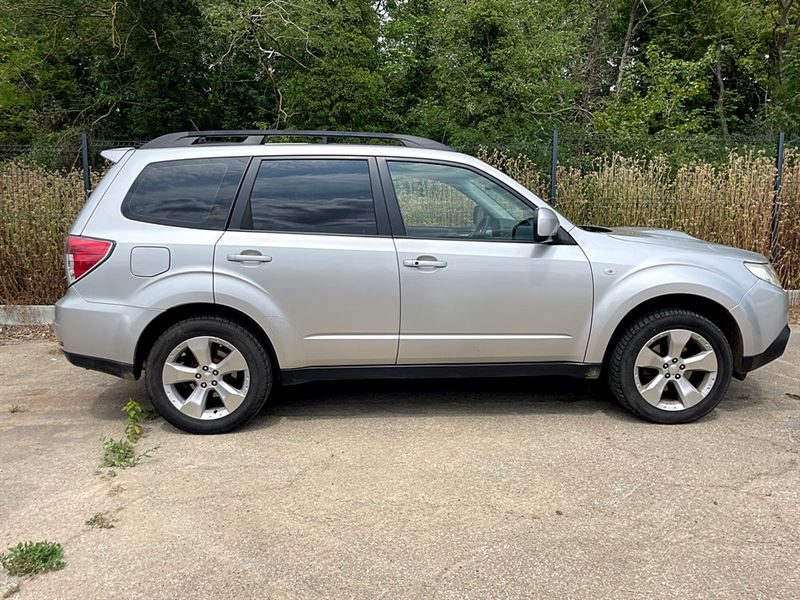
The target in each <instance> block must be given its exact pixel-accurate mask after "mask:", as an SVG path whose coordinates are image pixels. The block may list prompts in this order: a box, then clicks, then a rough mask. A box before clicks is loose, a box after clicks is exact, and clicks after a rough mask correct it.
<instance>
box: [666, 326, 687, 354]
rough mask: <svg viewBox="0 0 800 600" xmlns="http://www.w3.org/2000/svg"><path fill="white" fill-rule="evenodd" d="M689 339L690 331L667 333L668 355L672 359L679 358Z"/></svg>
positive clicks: (675, 330)
mask: <svg viewBox="0 0 800 600" xmlns="http://www.w3.org/2000/svg"><path fill="white" fill-rule="evenodd" d="M691 337H692V332H691V331H687V330H685V329H673V330H671V331H670V332H669V355H670V356H671V357H672V358H679V357H680V355H681V352H683V349H684V348H686V344H687V343H688V342H689V340H690V339H691Z"/></svg>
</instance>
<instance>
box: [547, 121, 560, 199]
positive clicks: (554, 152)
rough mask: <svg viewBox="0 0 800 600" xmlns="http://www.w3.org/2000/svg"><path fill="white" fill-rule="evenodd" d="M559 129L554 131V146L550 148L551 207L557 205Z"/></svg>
mask: <svg viewBox="0 0 800 600" xmlns="http://www.w3.org/2000/svg"><path fill="white" fill-rule="evenodd" d="M557 177H558V129H553V144H552V146H551V147H550V197H549V200H550V206H553V207H555V205H556V190H557V189H558V181H557V180H556V178H557Z"/></svg>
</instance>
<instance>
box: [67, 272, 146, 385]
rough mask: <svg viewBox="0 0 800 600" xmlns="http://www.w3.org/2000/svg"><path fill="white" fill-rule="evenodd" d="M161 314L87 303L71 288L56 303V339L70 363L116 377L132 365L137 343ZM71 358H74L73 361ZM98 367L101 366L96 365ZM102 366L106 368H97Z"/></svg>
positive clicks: (99, 303)
mask: <svg viewBox="0 0 800 600" xmlns="http://www.w3.org/2000/svg"><path fill="white" fill-rule="evenodd" d="M160 312H161V311H158V310H151V309H145V308H139V307H135V306H123V305H119V304H106V303H103V302H89V301H87V300H85V299H84V298H83V297H82V296H81V295H80V294H79V293H78V292H77V291H76V290H75V288H74V287H69V288H67V293H66V294H65V295H64V297H63V298H61V299H60V300H59V301H58V302H56V310H55V321H54V323H53V325H54V330H55V334H56V339H58V341H59V342H60V345H61V349H62V350H64V352H65V353H66V355H67V358H68V359H69V360H70V362H72V363H73V364H76V365H78V366H81V367H85V368H88V369H95V370H98V371H103V372H104V373H111V374H113V375H119V374H120V373H121V372H122V369H121V367H118V366H113V365H126V366H130V365H133V364H134V363H135V353H136V344H137V343H138V341H139V337H140V336H141V335H142V331H143V330H144V328H145V327H146V326H147V324H148V323H149V322H150V321H151V320H152V319H153V318H154V317H156V316H157V315H158V314H159V313H160ZM73 357H74V359H73ZM97 365H100V366H97ZM103 365H105V367H103V368H100V367H101V366H103Z"/></svg>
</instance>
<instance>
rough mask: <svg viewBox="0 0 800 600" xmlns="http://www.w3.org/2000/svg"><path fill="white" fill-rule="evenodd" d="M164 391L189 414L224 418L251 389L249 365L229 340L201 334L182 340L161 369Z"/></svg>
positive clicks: (198, 417) (205, 417)
mask: <svg viewBox="0 0 800 600" xmlns="http://www.w3.org/2000/svg"><path fill="white" fill-rule="evenodd" d="M161 382H162V385H163V386H164V392H165V393H166V395H167V398H169V401H170V402H171V403H172V405H173V406H175V408H177V409H178V410H179V411H180V412H181V413H183V414H184V415H186V416H188V417H192V418H195V419H202V420H211V419H221V418H222V417H225V416H227V415H229V414H231V413H233V412H234V411H236V410H237V409H238V408H239V406H241V404H242V402H244V400H245V397H246V396H247V391H248V389H249V388H250V368H249V366H248V364H247V360H246V358H245V357H244V355H243V354H242V353H241V352H240V351H239V350H238V349H237V348H236V347H235V346H234V345H233V344H231V343H230V342H228V341H226V340H224V339H222V338H218V337H214V336H198V337H193V338H190V339H188V340H186V341H183V342H181V343H180V344H178V345H177V346H176V347H175V348H173V349H172V351H171V352H170V353H169V355H168V356H167V360H166V361H165V362H164V366H163V368H162V371H161Z"/></svg>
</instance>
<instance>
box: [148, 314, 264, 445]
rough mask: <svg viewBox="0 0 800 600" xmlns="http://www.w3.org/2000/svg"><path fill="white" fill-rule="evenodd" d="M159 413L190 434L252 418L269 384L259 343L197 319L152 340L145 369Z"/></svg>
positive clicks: (228, 324) (230, 325)
mask: <svg viewBox="0 0 800 600" xmlns="http://www.w3.org/2000/svg"><path fill="white" fill-rule="evenodd" d="M145 379H146V383H147V389H148V392H149V393H150V398H151V399H152V401H153V405H154V406H155V407H156V409H157V410H158V412H159V414H161V416H163V417H164V418H165V419H166V420H167V421H169V422H170V423H172V424H173V425H175V426H176V427H178V428H180V429H183V430H184V431H188V432H191V433H225V432H227V431H231V430H232V429H235V428H237V427H240V426H241V425H244V424H245V423H246V422H247V421H249V420H250V419H252V418H253V417H254V416H255V415H256V414H257V413H258V411H259V410H260V409H261V408H262V407H263V406H264V403H265V402H266V401H267V398H268V396H269V393H270V391H271V389H272V385H273V374H272V366H271V364H270V360H269V357H268V355H267V352H266V350H265V349H264V347H263V345H262V344H261V342H260V341H259V340H258V339H257V338H256V337H255V336H254V335H253V334H251V333H250V332H249V331H247V330H246V329H244V328H243V327H242V326H241V325H239V324H238V323H236V322H235V321H231V320H229V319H224V318H220V317H212V316H208V317H196V318H192V319H187V320H185V321H181V322H180V323H177V324H176V325H173V326H172V327H170V328H169V329H168V330H167V331H165V332H164V333H163V334H162V335H161V337H159V338H158V340H156V343H155V344H154V345H153V348H152V350H151V351H150V355H149V356H148V359H147V363H146V365H145Z"/></svg>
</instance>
